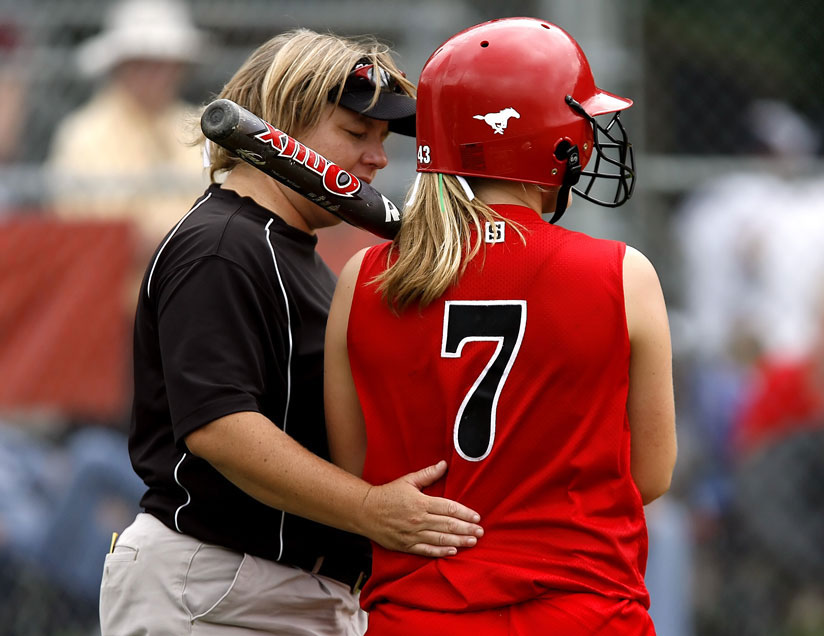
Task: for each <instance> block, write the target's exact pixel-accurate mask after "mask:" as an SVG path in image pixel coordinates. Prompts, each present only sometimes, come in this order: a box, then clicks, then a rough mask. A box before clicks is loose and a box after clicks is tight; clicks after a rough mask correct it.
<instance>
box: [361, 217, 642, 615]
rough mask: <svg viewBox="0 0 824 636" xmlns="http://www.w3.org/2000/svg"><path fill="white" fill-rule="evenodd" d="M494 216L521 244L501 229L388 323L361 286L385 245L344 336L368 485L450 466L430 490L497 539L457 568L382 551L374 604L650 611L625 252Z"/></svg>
mask: <svg viewBox="0 0 824 636" xmlns="http://www.w3.org/2000/svg"><path fill="white" fill-rule="evenodd" d="M495 207H496V209H497V210H498V211H499V212H501V213H503V214H504V215H506V216H507V217H509V218H512V219H514V220H516V221H517V222H518V223H520V224H522V225H523V226H524V228H525V231H524V236H525V237H526V242H525V243H524V242H522V240H521V238H520V237H519V236H518V235H517V233H516V232H515V231H514V230H513V228H512V227H507V228H506V230H505V240H504V241H502V242H490V243H488V244H486V245H485V249H483V250H482V251H481V253H480V254H479V256H478V257H476V258H475V260H474V261H473V262H472V263H471V264H470V265H469V267H468V268H467V270H466V273H465V274H464V275H463V277H462V278H461V280H460V281H459V283H458V284H457V285H455V286H453V287H452V288H451V289H450V290H449V291H448V292H447V293H446V294H445V295H444V296H443V297H442V298H441V299H439V300H437V301H435V302H433V303H432V304H431V305H429V306H427V307H425V308H424V309H422V310H420V309H419V308H418V307H416V306H415V307H412V308H410V309H408V310H406V311H404V312H402V313H401V314H400V315H394V314H393V313H392V312H391V311H389V309H388V308H387V306H386V304H385V303H384V302H383V300H382V299H381V296H380V293H378V292H377V291H376V288H375V286H374V285H365V283H367V282H368V281H369V280H371V279H372V278H373V277H374V275H375V274H377V273H379V272H380V271H382V269H383V267H384V265H385V263H386V256H387V250H388V246H386V245H384V246H379V247H377V248H373V249H372V250H371V251H370V252H369V253H367V255H366V257H365V259H364V262H363V265H362V267H361V274H360V278H359V284H358V289H357V290H356V292H355V297H354V300H353V304H352V310H351V314H350V322H349V335H348V338H349V354H350V360H351V366H352V372H353V376H354V378H355V382H356V386H357V389H358V393H359V396H360V401H361V404H362V406H363V411H364V417H365V420H366V426H367V435H368V450H367V458H366V465H365V469H364V478H365V479H367V480H368V481H370V482H372V483H384V482H386V481H390V480H392V479H395V478H397V477H399V476H401V475H403V474H405V473H407V472H409V471H411V470H414V469H417V468H420V467H421V466H425V465H428V464H430V463H434V462H436V461H437V460H439V459H443V458H446V459H447V460H448V461H449V471H448V472H447V475H446V477H445V478H444V479H442V480H441V481H439V482H437V483H436V484H435V485H434V486H433V487H432V488H431V489H428V490H427V492H428V493H430V494H435V495H440V496H445V497H449V498H451V499H456V500H458V501H460V502H462V503H464V504H465V505H467V506H470V507H471V508H473V509H475V510H477V511H478V512H479V513H480V514H481V515H482V524H483V526H484V528H485V531H486V533H485V536H484V537H483V538H482V539H481V540H480V541H479V543H478V545H477V546H476V547H474V548H471V549H468V550H464V551H462V552H461V553H459V554H458V555H456V556H454V557H450V558H446V559H438V560H431V559H425V558H422V557H414V556H410V555H403V554H400V553H395V552H388V551H385V550H383V549H381V548H380V547H379V546H375V547H374V550H375V552H374V565H373V575H372V578H371V579H370V580H369V582H368V583H367V586H366V588H365V589H364V592H363V598H364V602H365V606H366V607H367V609H368V608H369V607H370V606H371V605H373V604H375V603H379V602H381V601H391V602H393V603H397V604H400V605H405V606H411V607H419V608H421V609H433V610H443V611H467V610H483V609H488V608H493V607H499V606H501V605H506V604H514V603H519V602H522V601H525V600H528V599H533V598H537V597H540V596H544V595H547V594H554V593H558V592H562V593H564V592H591V593H596V594H599V595H604V596H607V597H613V598H623V599H633V600H637V601H640V602H641V603H643V604H644V605H648V596H647V592H646V588H645V587H644V583H643V571H644V567H645V561H646V529H645V524H644V518H643V507H642V503H641V499H640V496H639V494H638V491H637V489H636V488H635V486H634V483H633V482H632V478H631V475H630V464H629V461H630V455H629V426H628V421H627V415H626V399H627V391H628V383H629V377H628V370H629V353H630V351H629V340H628V335H627V328H626V319H625V310H624V296H623V283H622V263H623V255H624V245H623V244H621V243H617V242H614V241H604V240H597V239H593V238H590V237H588V236H586V235H583V234H579V233H575V232H570V231H567V230H565V229H563V228H560V227H556V226H551V225H549V224H547V223H545V222H544V221H543V220H541V219H540V217H539V216H538V215H537V214H536V213H535V212H533V211H532V210H529V209H527V208H521V207H515V206H495ZM489 234H490V237H491V238H492V240H494V239H495V238H496V236H495V234H496V233H495V231H494V228H490V232H489Z"/></svg>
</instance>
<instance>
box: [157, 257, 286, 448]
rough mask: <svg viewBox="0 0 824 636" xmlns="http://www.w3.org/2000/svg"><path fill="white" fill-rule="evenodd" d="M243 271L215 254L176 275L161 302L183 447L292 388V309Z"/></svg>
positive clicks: (169, 381)
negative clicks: (288, 342) (207, 428)
mask: <svg viewBox="0 0 824 636" xmlns="http://www.w3.org/2000/svg"><path fill="white" fill-rule="evenodd" d="M276 301H277V299H276V298H274V296H273V295H272V294H267V293H266V292H265V290H264V289H263V288H262V287H261V286H259V285H257V284H256V283H255V282H254V281H253V280H252V279H251V277H250V276H249V275H248V274H247V273H246V272H245V271H244V270H243V269H242V268H241V267H239V266H238V265H236V264H234V263H232V262H230V261H227V260H225V259H223V258H220V257H217V256H213V257H208V258H204V259H201V260H199V261H197V262H195V263H194V264H191V265H188V266H186V267H185V268H182V269H180V270H178V271H176V272H173V273H171V274H170V275H169V277H168V278H167V279H166V280H164V281H163V284H162V286H161V288H160V293H159V296H158V330H159V340H160V350H161V357H162V360H163V374H164V377H165V381H166V391H167V394H168V400H169V411H170V413H171V417H172V426H173V428H174V436H175V442H176V443H177V444H182V440H183V439H184V438H185V436H186V435H188V434H189V433H191V432H192V431H194V430H196V429H197V428H199V427H201V426H203V425H205V424H208V423H209V422H211V421H212V420H215V419H217V418H219V417H223V416H224V415H229V414H230V413H237V412H239V411H257V412H262V411H263V408H262V402H263V400H264V396H266V398H265V399H266V401H267V403H268V402H270V401H271V400H272V396H271V395H268V392H269V391H271V390H272V386H273V385H277V386H279V387H285V386H286V382H285V380H284V378H285V362H283V361H284V360H285V355H283V350H284V346H283V345H284V342H283V337H282V334H281V332H282V328H281V326H282V325H285V319H284V315H285V309H284V307H283V306H282V301H281V302H280V303H278V302H276Z"/></svg>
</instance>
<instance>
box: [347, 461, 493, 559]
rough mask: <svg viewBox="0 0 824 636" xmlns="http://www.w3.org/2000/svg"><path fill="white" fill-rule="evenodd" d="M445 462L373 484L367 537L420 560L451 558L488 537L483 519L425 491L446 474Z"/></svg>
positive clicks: (366, 501) (366, 512)
mask: <svg viewBox="0 0 824 636" xmlns="http://www.w3.org/2000/svg"><path fill="white" fill-rule="evenodd" d="M446 468H447V464H446V462H445V461H440V462H438V463H437V464H435V465H433V466H428V467H427V468H424V469H422V470H419V471H417V472H415V473H409V474H408V475H404V476H403V477H400V478H398V479H396V480H395V481H392V482H390V483H388V484H384V485H382V486H373V487H372V488H371V489H370V490H369V492H368V493H367V495H366V497H365V498H364V500H363V505H362V511H363V517H362V518H363V526H364V527H363V531H362V532H363V534H365V535H366V536H368V537H369V538H370V539H372V540H373V541H375V542H376V543H378V544H380V545H381V546H383V547H384V548H387V549H390V550H399V551H401V552H409V553H410V554H417V555H420V556H430V557H440V556H451V555H454V554H456V553H457V552H458V548H470V547H472V546H474V545H475V544H476V543H477V541H478V538H479V537H481V536H483V533H484V531H483V528H481V526H479V525H478V522H479V521H480V520H481V517H480V515H479V514H478V513H477V512H475V511H474V510H471V509H470V508H467V507H466V506H464V505H462V504H460V503H458V502H456V501H452V500H450V499H443V498H441V497H429V496H427V495H424V494H423V493H422V492H421V489H422V488H424V487H426V486H429V485H430V484H433V483H434V482H436V481H437V480H438V479H440V478H441V477H443V475H444V474H445V473H446Z"/></svg>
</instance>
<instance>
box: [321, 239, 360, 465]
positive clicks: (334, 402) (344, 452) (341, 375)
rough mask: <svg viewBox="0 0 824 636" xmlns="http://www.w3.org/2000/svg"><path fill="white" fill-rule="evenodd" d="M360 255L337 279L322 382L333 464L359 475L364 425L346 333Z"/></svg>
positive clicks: (355, 256) (327, 328) (350, 262)
mask: <svg viewBox="0 0 824 636" xmlns="http://www.w3.org/2000/svg"><path fill="white" fill-rule="evenodd" d="M363 255H364V250H361V251H360V252H358V253H357V254H355V255H354V256H353V257H352V258H351V259H350V260H349V262H348V263H346V266H345V267H344V268H343V270H342V271H341V274H340V277H339V278H338V285H337V287H336V288H335V296H334V298H333V299H332V307H331V309H330V310H329V320H328V321H327V323H326V345H325V348H324V379H323V394H324V402H325V404H326V432H327V434H328V437H329V452H330V453H331V454H332V461H333V462H335V463H336V464H337V465H338V466H341V467H342V468H344V469H346V470H348V471H349V472H350V473H352V474H354V475H358V476H360V475H362V474H363V462H364V460H365V459H366V425H365V423H364V421H363V411H362V410H361V405H360V400H359V399H358V394H357V391H356V390H355V381H354V379H353V378H352V369H351V367H350V366H349V351H348V348H347V341H346V333H347V330H348V328H349V310H350V308H351V307H352V296H353V295H354V293H355V285H356V284H357V281H358V273H359V272H360V266H361V263H362V262H363Z"/></svg>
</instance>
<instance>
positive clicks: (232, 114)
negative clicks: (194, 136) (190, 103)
mask: <svg viewBox="0 0 824 636" xmlns="http://www.w3.org/2000/svg"><path fill="white" fill-rule="evenodd" d="M239 123H240V106H238V105H237V104H235V103H234V102H233V101H230V100H228V99H218V100H215V101H213V102H212V103H211V104H209V105H208V106H207V107H206V110H204V111H203V115H201V117H200V129H201V130H202V131H203V134H204V135H206V137H207V139H211V140H212V141H214V142H220V141H221V140H222V139H226V138H227V137H229V136H230V135H231V134H232V133H233V132H235V130H237V126H238V124H239Z"/></svg>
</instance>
